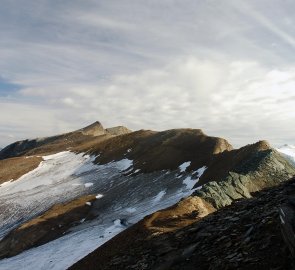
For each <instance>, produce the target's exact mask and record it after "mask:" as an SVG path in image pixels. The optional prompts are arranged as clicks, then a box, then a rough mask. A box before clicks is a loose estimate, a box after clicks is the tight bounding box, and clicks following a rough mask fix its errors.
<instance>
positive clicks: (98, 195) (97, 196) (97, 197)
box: [95, 194, 103, 199]
mask: <svg viewBox="0 0 295 270" xmlns="http://www.w3.org/2000/svg"><path fill="white" fill-rule="evenodd" d="M102 197H103V195H102V194H97V195H96V196H95V198H96V199H101V198H102Z"/></svg>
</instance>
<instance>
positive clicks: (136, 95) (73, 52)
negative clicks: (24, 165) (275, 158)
mask: <svg viewBox="0 0 295 270" xmlns="http://www.w3.org/2000/svg"><path fill="white" fill-rule="evenodd" d="M294 12H295V2H294V1H293V0H223V1H220V0H161V1H158V0H62V1H58V0H38V1H35V0H1V6H0V37H1V38H0V147H3V146H5V145H7V144H9V143H12V142H14V141H17V140H21V139H26V138H35V137H42V136H49V135H54V134H59V133H63V132H68V131H72V130H76V129H79V128H81V127H83V126H86V125H88V124H90V123H92V122H94V121H97V120H98V121H100V122H101V123H102V124H103V125H104V126H105V127H111V126H117V125H124V126H127V127H128V128H130V129H133V130H138V129H153V130H165V129H172V128H186V127H187V128H201V129H202V130H203V131H204V132H205V133H206V134H208V135H212V136H218V137H223V138H226V139H228V141H229V142H230V143H232V144H233V145H234V146H236V147H238V146H242V145H245V144H248V143H253V142H255V141H257V140H261V139H266V140H269V141H270V142H271V144H273V145H274V146H278V145H281V144H285V143H288V144H295V125H294V120H295V110H294V106H295V27H294V24H295V17H294Z"/></svg>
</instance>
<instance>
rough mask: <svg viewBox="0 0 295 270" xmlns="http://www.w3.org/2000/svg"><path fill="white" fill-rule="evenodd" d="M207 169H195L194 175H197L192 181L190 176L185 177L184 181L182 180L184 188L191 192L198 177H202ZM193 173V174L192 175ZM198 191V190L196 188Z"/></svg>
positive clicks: (204, 167)
mask: <svg viewBox="0 0 295 270" xmlns="http://www.w3.org/2000/svg"><path fill="white" fill-rule="evenodd" d="M206 169H207V167H206V166H203V167H201V168H199V169H197V170H196V171H195V172H194V173H197V178H196V179H192V176H187V177H186V178H185V179H184V180H183V184H184V185H186V188H187V189H189V190H191V189H192V188H193V187H194V185H195V184H196V183H198V181H199V179H200V177H201V176H202V175H203V173H204V172H205V171H206ZM194 173H193V174H194ZM197 189H199V188H197Z"/></svg>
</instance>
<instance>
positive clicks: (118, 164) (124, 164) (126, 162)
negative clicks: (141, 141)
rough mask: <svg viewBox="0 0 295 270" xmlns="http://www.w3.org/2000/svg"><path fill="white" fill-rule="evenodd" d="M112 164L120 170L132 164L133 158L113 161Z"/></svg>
mask: <svg viewBox="0 0 295 270" xmlns="http://www.w3.org/2000/svg"><path fill="white" fill-rule="evenodd" d="M114 165H115V167H116V168H117V169H119V170H121V171H125V170H127V169H128V168H130V167H132V166H133V160H130V159H128V158H124V159H122V160H119V161H116V162H114Z"/></svg>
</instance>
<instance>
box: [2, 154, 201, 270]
mask: <svg viewBox="0 0 295 270" xmlns="http://www.w3.org/2000/svg"><path fill="white" fill-rule="evenodd" d="M94 159H95V157H91V156H88V155H83V154H75V153H72V152H69V151H66V152H61V153H58V154H55V155H50V156H45V157H43V160H44V161H42V162H41V164H40V165H39V167H38V168H36V169H35V170H33V171H31V172H29V173H27V174H26V175H24V176H22V177H21V178H19V179H18V180H17V181H14V182H7V183H5V184H4V185H2V186H1V187H0V198H1V199H0V205H1V209H3V210H4V211H1V212H0V224H1V227H0V236H1V237H3V236H5V234H7V233H8V232H9V231H10V230H11V229H12V228H15V227H17V226H19V225H20V224H22V223H23V222H25V221H27V220H30V219H31V218H33V217H35V216H37V215H40V214H41V213H43V212H44V211H46V210H47V209H49V208H50V207H51V206H53V205H54V204H56V203H62V202H66V201H70V200H73V199H75V198H77V197H80V196H82V195H86V194H96V198H97V200H96V201H95V202H94V203H93V209H95V210H96V211H97V213H99V216H98V218H97V219H95V220H93V221H87V220H85V219H83V220H81V225H79V226H77V227H74V228H73V229H72V230H71V231H70V232H69V233H68V234H66V235H65V236H63V237H61V238H59V239H56V240H54V241H51V242H49V243H47V244H45V245H42V246H39V247H36V248H32V249H30V250H27V251H24V252H23V253H21V254H19V255H17V256H14V257H12V258H8V259H3V260H1V261H0V269H3V270H14V269H15V270H16V269H44V270H48V269H54V270H62V269H66V268H67V267H69V266H71V265H72V264H74V263H75V262H76V261H78V260H79V259H81V258H83V257H84V256H85V255H87V254H88V253H90V252H92V251H93V250H94V249H96V248H97V247H99V246H100V245H102V244H103V243H105V242H106V241H108V240H109V239H110V238H112V237H114V236H115V235H116V234H118V233H119V232H121V231H123V230H124V229H126V228H127V227H128V226H129V225H131V224H134V223H136V222H138V221H139V220H141V219H142V218H143V217H144V216H146V215H148V214H151V213H153V212H155V211H158V210H160V209H163V208H166V207H168V206H171V205H173V204H174V203H176V202H178V201H179V200H180V199H181V198H183V197H187V196H189V195H190V194H191V193H192V192H193V190H192V187H193V186H194V184H195V183H196V182H197V181H198V179H199V177H200V176H201V174H202V173H203V172H204V171H205V169H206V167H202V168H200V169H198V170H197V171H195V172H193V173H192V174H188V173H185V169H186V168H187V167H188V165H189V164H190V162H187V163H185V164H183V165H182V166H181V167H180V168H179V169H180V170H181V172H182V176H181V177H179V178H178V177H176V176H177V174H178V172H177V171H161V172H154V173H149V174H140V173H139V174H136V175H134V174H133V176H128V173H130V172H131V171H132V168H133V161H132V160H128V159H123V160H121V161H117V162H110V163H108V164H104V165H99V164H94V163H93V161H94ZM196 172H197V176H193V174H194V173H196Z"/></svg>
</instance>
